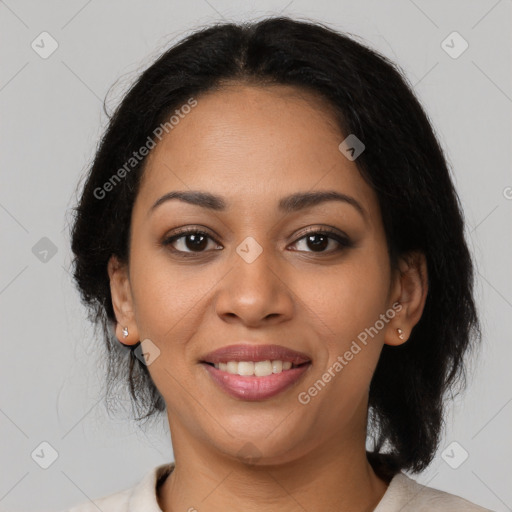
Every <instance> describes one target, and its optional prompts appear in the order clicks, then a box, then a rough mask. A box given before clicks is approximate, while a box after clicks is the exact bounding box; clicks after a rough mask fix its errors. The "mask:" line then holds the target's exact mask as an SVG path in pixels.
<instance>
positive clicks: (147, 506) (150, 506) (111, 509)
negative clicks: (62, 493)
mask: <svg viewBox="0 0 512 512" xmlns="http://www.w3.org/2000/svg"><path fill="white" fill-rule="evenodd" d="M173 468H174V463H171V464H162V465H160V466H157V467H155V468H153V469H151V471H149V472H147V473H146V474H145V476H144V478H143V479H142V480H141V481H140V482H138V483H137V484H136V485H134V486H132V487H130V488H127V489H123V490H122V491H119V492H116V493H113V494H109V495H108V496H103V497H101V498H97V499H95V500H89V501H86V502H85V501H84V502H82V503H79V504H77V505H75V506H73V507H71V508H68V509H66V511H65V512H98V510H101V512H132V511H134V510H144V512H161V509H160V507H159V505H158V499H157V487H158V483H159V482H160V481H161V480H162V479H165V477H166V476H167V475H169V473H170V472H171V471H172V470H173ZM62 512H64V511H62Z"/></svg>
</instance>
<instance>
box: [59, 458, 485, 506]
mask: <svg viewBox="0 0 512 512" xmlns="http://www.w3.org/2000/svg"><path fill="white" fill-rule="evenodd" d="M173 469H174V463H171V464H163V465H161V466H157V467H156V468H153V469H152V470H151V471H150V472H148V473H147V474H146V475H145V476H144V478H143V479H142V480H141V481H140V482H139V483H138V484H136V485H135V486H133V487H130V488H129V489H125V490H123V491H120V492H117V493H115V494H110V495H108V496H104V497H102V498H99V499H96V500H94V503H93V502H92V501H88V502H86V503H82V504H79V505H77V506H75V507H72V508H70V509H68V510H67V511H66V512H98V510H101V512H162V509H161V508H160V507H159V506H158V501H157V494H156V493H157V483H158V480H159V479H160V478H162V479H165V476H166V475H168V474H169V473H170V472H171V471H172V470H173ZM162 481H163V480H162ZM190 510H194V508H193V507H191V508H190ZM373 512H493V511H492V510H490V509H488V508H484V507H480V506H478V505H475V504H474V503H471V502H469V501H467V500H465V499H463V498H460V497H459V496H455V495H454V494H450V493H447V492H444V491H440V490H437V489H434V488H432V487H425V486H423V485H421V484H419V483H418V482H416V481H415V480H413V479H412V478H410V477H409V476H407V475H406V474H405V473H403V472H400V473H397V474H396V475H395V476H394V477H393V478H392V480H391V482H390V483H389V486H388V488H387V490H386V492H385V493H384V496H383V497H382V499H381V500H380V501H379V504H378V505H377V507H376V508H375V509H374V511H373Z"/></svg>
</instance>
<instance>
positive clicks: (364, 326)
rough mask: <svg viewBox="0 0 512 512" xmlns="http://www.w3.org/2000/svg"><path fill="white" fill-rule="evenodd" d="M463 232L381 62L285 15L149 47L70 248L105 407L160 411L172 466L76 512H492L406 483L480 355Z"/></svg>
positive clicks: (421, 134)
mask: <svg viewBox="0 0 512 512" xmlns="http://www.w3.org/2000/svg"><path fill="white" fill-rule="evenodd" d="M463 232H464V222H463V216H462V211H461V207H460V203H459V199H458V197H457V194H456V192H455V190H454V187H453V183H452V181H451V178H450V175H449V170H448V168H447V164H446V161H445V158H444V156H443V153H442V151H441V149H440V146H439V144H438V141H437V140H436V137H435V135H434V133H433V130H432V127H431V126H430V123H429V121H428V118H427V116H426V114H425V113H424V111H423V109H422V108H421V106H420V104H419V102H418V100H417V99H416V98H415V96H414V94H413V93H412V92H411V89H410V88H409V86H408V85H407V83H406V81H405V79H404V78H403V76H402V74H401V73H400V72H399V71H398V70H397V68H395V66H394V65H393V64H392V63H390V62H389V61H387V59H386V58H385V57H383V56H381V55H379V54H377V53H376V52H374V51H372V50H370V49H368V48H366V47H365V46H363V45H361V44H360V43H357V42H355V41H354V40H353V39H351V38H349V37H347V36H345V35H342V34H338V33H336V32H334V31H332V30H331V29H329V28H327V27H325V26H323V25H321V24H318V23H309V22H303V21H293V20H291V19H288V18H270V19H266V20H263V21H261V22H258V23H253V24H241V25H236V24H222V25H215V26H211V27H208V28H206V29H204V30H200V31H198V32H196V33H195V34H193V35H191V36H189V37H187V38H186V39H185V40H184V41H182V42H180V43H179V44H177V45H176V46H175V47H173V48H171V49H170V50H168V51H167V52H165V53H164V54H163V55H162V56H161V57H160V58H159V59H158V60H157V61H156V62H155V63H154V64H153V65H152V66H151V67H149V69H147V70H146V71H145V72H144V73H143V74H142V75H141V76H140V78H139V79H138V81H137V82H136V83H135V85H134V86H133V87H132V88H131V90H130V91H129V92H128V93H127V94H126V96H125V98H124V99H123V101H122V102H121V104H120V106H119V107H118V109H117V111H116V112H115V114H114V115H113V117H112V119H111V121H110V124H109V127H108V130H107V132H106V134H105V136H104V138H103V139H102V142H101V145H100V147H99V149H98V152H97V154H96V158H95V160H94V163H93V165H92V168H91V170H90V172H89V174H88V177H87V181H86V183H85V186H84V189H83V192H82V196H81V199H80V203H79V205H78V207H77V208H76V219H75V223H74V226H73V231H72V249H73V252H74V254H75V260H74V265H75V267H74V276H75V279H76V282H77V285H78V287H79V289H80V292H81V294H82V297H83V300H84V302H85V303H86V304H87V305H88V306H89V307H90V308H91V313H92V318H94V319H95V320H96V321H97V322H99V323H100V325H102V327H103V330H104V333H105V342H106V346H107V348H108V354H109V357H110V364H111V370H110V371H111V374H110V378H109V380H108V383H109V386H110V389H112V387H113V386H114V385H116V383H117V380H118V379H119V378H123V379H126V383H127V388H129V389H130V393H131V397H132V400H133V406H134V411H136V412H137V414H138V419H147V418H150V417H154V415H155V414H156V413H158V412H162V411H166V413H167V417H168V421H169V427H170V434H171V437H172V442H173V448H174V455H175V463H172V464H166V465H162V466H159V467H157V468H154V469H153V470H152V471H150V472H148V473H147V476H146V477H145V479H144V480H143V481H141V482H140V483H139V484H138V485H137V486H135V487H133V488H131V489H127V490H125V491H122V492H119V493H116V494H113V495H111V496H108V497H104V498H102V499H100V500H96V505H97V506H96V505H95V504H93V503H84V504H82V505H80V506H77V507H76V508H73V509H72V510H73V511H75V512H78V511H81V512H83V511H88V510H97V507H99V508H100V509H101V510H102V511H103V512H108V511H114V510H115V511H121V510H145V511H159V510H163V511H177V510H189V511H194V510H198V511H201V510H208V511H220V510H222V511H223V512H225V511H229V510H240V509H241V508H243V509H244V510H247V511H250V510H280V511H295V510H307V511H309V512H313V511H317V510H350V511H374V512H391V511H399V510H401V511H405V510H416V511H417V510H425V511H427V510H436V511H439V510H447V511H448V510H450V511H454V510H460V511H462V510H464V511H481V510H487V509H484V508H482V507H480V506H478V505H476V504H472V503H470V502H469V501H467V500H465V499H463V498H461V497H457V496H454V495H452V494H449V493H446V492H442V491H439V490H436V489H433V488H429V487H423V486H421V485H419V484H418V483H417V482H416V481H415V480H413V479H412V478H411V477H409V476H407V475H406V474H405V473H404V471H409V472H413V473H414V472H416V473H417V472H420V471H422V470H423V469H425V468H426V467H427V466H428V464H429V463H430V462H431V461H432V459H433V457H434V455H435V453H436V450H437V448H438V444H439V438H440V435H441V427H442V422H443V411H444V396H445V393H447V392H448V391H453V389H454V388H455V385H456V384H459V383H460V382H461V380H462V379H461V378H462V377H464V359H463V357H464V355H465V354H467V353H468V351H469V350H470V349H471V348H472V347H473V346H475V345H476V343H477V342H478V341H479V339H480V336H479V335H480V331H479V324H478V318H477V312H476V307H475V303H474V299H473V291H472V290H473V266H472V261H471V257H470V254H469V251H468V247H467V245H466V242H465V239H464V234H463ZM126 353H127V355H128V357H124V355H125V354H126ZM367 442H370V444H371V449H370V450H366V446H367V445H366V443H367Z"/></svg>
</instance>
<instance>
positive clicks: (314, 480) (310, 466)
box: [159, 425, 389, 512]
mask: <svg viewBox="0 0 512 512" xmlns="http://www.w3.org/2000/svg"><path fill="white" fill-rule="evenodd" d="M171 430H172V439H173V445H174V446H176V447H177V449H175V451H174V455H175V460H176V465H175V469H174V471H173V472H172V473H171V474H170V475H169V477H168V478H167V479H166V481H165V482H164V483H163V484H162V486H161V488H160V490H159V504H160V508H161V509H162V510H163V511H164V512H174V511H177V510H187V511H188V510H190V511H199V510H208V511H210V512H220V511H222V512H230V511H235V510H237V511H238V510H240V508H243V510H244V511H246V512H252V511H259V512H261V511H265V510H268V511H270V510H280V511H283V512H292V511H294V512H295V511H302V512H303V511H304V510H307V511H308V512H320V511H322V512H324V511H325V510H339V511H351V512H352V511H357V512H372V511H373V510H374V509H375V507H376V506H377V504H378V503H379V501H380V500H381V499H382V496H383V495H384V493H385V492H386V490H387V486H388V484H389V481H386V480H384V479H383V478H381V477H379V476H378V475H377V474H376V473H375V471H374V470H373V468H372V466H371V465H370V463H369V462H368V459H367V457H366V450H365V439H366V432H365V431H364V432H363V434H364V436H357V437H358V439H355V438H354V436H352V437H351V438H344V442H340V441H339V437H341V436H336V437H334V436H333V438H334V439H336V441H335V442H334V441H331V442H325V443H323V444H322V445H321V446H320V447H318V448H316V449H315V450H312V451H310V452H308V453H307V454H305V455H303V456H302V457H300V458H295V459H294V460H293V461H289V462H285V463H281V464H266V465H264V464H261V463H259V464H253V465H248V464H245V463H243V462H241V461H239V460H237V459H233V458H230V457H227V456H225V455H222V454H219V453H218V452H214V451H212V449H211V448H208V447H207V446H205V445H204V444H202V443H201V442H199V441H198V440H197V439H191V438H190V436H189V435H187V433H186V431H185V430H182V429H180V428H179V427H178V426H177V425H174V428H173V429H171Z"/></svg>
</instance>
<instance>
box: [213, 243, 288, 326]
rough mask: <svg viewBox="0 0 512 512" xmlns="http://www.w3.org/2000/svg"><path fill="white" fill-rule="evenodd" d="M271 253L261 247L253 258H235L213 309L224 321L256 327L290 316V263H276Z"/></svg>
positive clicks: (276, 260)
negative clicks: (260, 250)
mask: <svg viewBox="0 0 512 512" xmlns="http://www.w3.org/2000/svg"><path fill="white" fill-rule="evenodd" d="M270 252H271V251H270V250H263V251H262V252H261V254H260V255H259V256H258V257H257V258H256V259H255V260H254V261H251V260H250V259H248V260H246V259H244V258H243V257H241V256H239V255H238V254H237V255H236V256H235V257H234V261H233V267H232V269H231V271H229V272H228V273H227V275H226V276H225V277H224V279H223V280H222V281H221V282H220V283H219V288H218V290H217V294H216V300H215V308H216V312H217V314H218V316H219V317H220V318H222V320H223V321H225V322H229V323H236V322H239V323H241V324H243V325H245V326H247V327H259V326H263V325H269V324H270V323H271V324H276V323H280V322H284V321H287V320H289V319H290V318H292V317H293V312H294V307H295V306H294V294H293V284H292V283H291V275H292V274H291V273H290V271H291V270H293V266H291V265H289V264H286V262H284V261H281V262H278V259H277V258H273V257H271V255H270Z"/></svg>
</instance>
